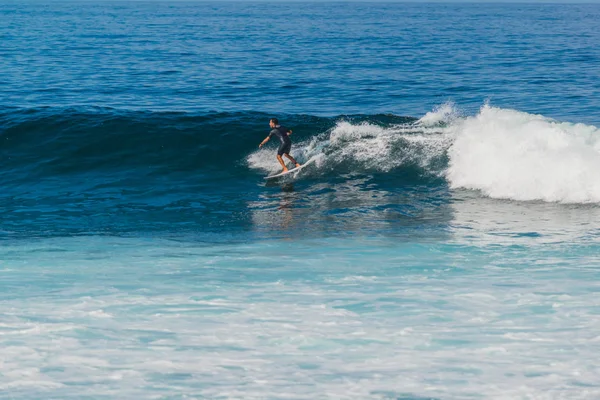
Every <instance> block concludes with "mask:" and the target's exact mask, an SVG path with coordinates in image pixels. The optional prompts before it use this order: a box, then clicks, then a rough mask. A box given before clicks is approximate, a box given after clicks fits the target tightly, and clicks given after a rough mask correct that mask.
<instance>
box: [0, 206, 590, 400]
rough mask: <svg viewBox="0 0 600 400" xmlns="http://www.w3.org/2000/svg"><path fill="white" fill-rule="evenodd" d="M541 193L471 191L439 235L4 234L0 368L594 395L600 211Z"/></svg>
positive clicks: (232, 383) (238, 386) (78, 377)
mask: <svg viewBox="0 0 600 400" xmlns="http://www.w3.org/2000/svg"><path fill="white" fill-rule="evenodd" d="M471 206H472V204H471ZM497 206H500V207H497ZM538 206H540V208H541V209H542V210H538V211H536V208H535V207H534V206H523V205H518V204H513V203H510V202H503V203H502V202H498V201H490V202H489V203H488V204H487V207H481V208H479V209H476V208H473V207H470V205H468V204H467V205H465V206H464V208H461V206H458V207H456V209H455V219H454V220H453V225H455V226H454V228H452V229H451V231H449V232H448V233H447V237H446V238H444V239H442V240H418V241H413V240H410V238H401V239H400V238H390V237H385V236H381V237H352V238H343V239H335V238H329V239H319V240H310V239H287V240H286V239H278V240H273V241H268V242H265V241H258V242H250V243H232V244H217V245H215V244H206V243H202V242H194V241H176V240H161V239H157V238H111V237H81V238H60V239H56V238H55V239H40V240H35V241H25V242H24V241H17V242H8V243H7V242H5V243H4V245H3V246H2V250H1V253H0V255H1V259H2V260H3V261H2V262H0V273H1V274H2V281H1V282H2V283H1V286H0V288H1V290H2V296H1V297H0V301H1V302H2V312H1V313H0V318H1V321H2V324H1V325H0V327H1V328H0V341H1V344H2V348H3V352H2V355H1V356H0V366H2V371H3V375H2V378H1V380H0V385H1V386H2V389H3V392H4V393H5V394H6V393H8V394H10V396H12V397H14V398H36V397H38V396H44V397H49V398H114V397H120V398H139V397H146V398H241V397H243V398H320V397H335V398H348V399H352V398H419V399H422V398H566V397H569V398H594V397H595V396H597V395H598V394H599V393H600V387H599V386H598V383H597V380H596V379H595V377H596V376H597V374H598V372H599V371H598V366H597V362H596V357H595V354H596V353H597V351H598V346H599V345H598V343H599V336H598V329H599V324H600V302H599V301H598V292H599V291H600V285H598V278H599V271H598V268H597V265H598V262H599V261H600V260H599V256H598V254H600V253H599V248H600V243H599V242H598V237H597V232H598V228H599V226H598V225H597V224H590V223H588V224H586V223H584V222H583V221H580V220H578V215H581V213H580V211H581V210H571V212H569V211H568V210H565V209H564V208H565V206H559V205H546V206H544V205H538ZM499 208H504V210H503V211H501V212H498V211H496V210H497V209H499ZM588 211H590V210H588ZM592 214H593V211H592ZM507 215H512V218H506V216H507ZM540 224H541V225H543V226H545V227H547V229H546V230H545V231H544V232H545V233H540V232H541V229H537V230H535V231H531V229H532V228H536V226H537V227H539V226H540ZM553 226H554V228H552V227H553ZM565 228H566V229H565Z"/></svg>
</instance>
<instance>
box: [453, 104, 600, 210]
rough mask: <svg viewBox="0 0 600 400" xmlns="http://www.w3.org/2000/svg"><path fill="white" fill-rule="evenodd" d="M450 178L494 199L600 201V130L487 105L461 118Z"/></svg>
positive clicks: (456, 127)
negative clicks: (473, 114) (474, 114)
mask: <svg viewBox="0 0 600 400" xmlns="http://www.w3.org/2000/svg"><path fill="white" fill-rule="evenodd" d="M449 131H450V132H452V134H453V135H454V136H455V140H454V143H453V144H452V146H451V147H450V150H449V157H450V165H449V167H448V171H447V174H446V176H447V179H448V181H449V183H450V186H451V187H452V188H455V189H456V188H466V189H476V190H480V191H481V192H483V193H484V194H486V195H487V196H490V197H494V198H504V199H513V200H543V201H549V202H561V203H592V202H600V174H598V171H600V130H599V129H598V128H596V127H594V126H589V125H584V124H572V123H566V122H562V123H561V122H556V121H553V120H551V119H549V118H546V117H544V116H541V115H532V114H528V113H524V112H519V111H515V110H507V109H500V108H495V107H490V106H484V107H482V109H481V111H480V113H479V114H478V115H476V116H474V117H469V118H465V119H462V120H460V121H456V122H455V123H454V124H452V126H451V127H450V128H449Z"/></svg>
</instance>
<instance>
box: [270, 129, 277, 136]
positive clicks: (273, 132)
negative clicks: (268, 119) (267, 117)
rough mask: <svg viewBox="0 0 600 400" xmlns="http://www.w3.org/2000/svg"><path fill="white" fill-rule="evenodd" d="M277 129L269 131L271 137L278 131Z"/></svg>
mask: <svg viewBox="0 0 600 400" xmlns="http://www.w3.org/2000/svg"><path fill="white" fill-rule="evenodd" d="M275 131H276V129H271V132H269V137H273V135H274V134H275V133H276V132H275Z"/></svg>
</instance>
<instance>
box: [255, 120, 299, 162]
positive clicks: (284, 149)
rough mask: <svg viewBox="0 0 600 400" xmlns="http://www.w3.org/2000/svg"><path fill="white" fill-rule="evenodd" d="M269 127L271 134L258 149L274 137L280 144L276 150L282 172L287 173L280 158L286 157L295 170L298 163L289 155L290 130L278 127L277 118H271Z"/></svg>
mask: <svg viewBox="0 0 600 400" xmlns="http://www.w3.org/2000/svg"><path fill="white" fill-rule="evenodd" d="M269 126H270V127H271V133H269V136H267V137H266V138H265V140H263V141H262V142H261V143H260V144H259V145H258V148H261V147H263V146H264V145H265V143H267V142H268V141H269V139H271V136H276V137H277V138H278V139H279V141H280V142H281V144H280V145H279V149H278V150H277V161H279V164H281V166H282V167H283V172H287V170H288V169H287V167H286V166H285V161H283V158H282V156H286V157H287V158H288V159H289V160H290V161H291V162H293V163H294V164H296V168H298V167H300V164H298V162H297V161H296V160H294V157H292V156H291V155H290V150H291V148H292V141H291V140H290V135H291V134H292V130H291V129H287V128H285V127H283V126H281V125H279V121H278V120H277V118H271V120H270V121H269Z"/></svg>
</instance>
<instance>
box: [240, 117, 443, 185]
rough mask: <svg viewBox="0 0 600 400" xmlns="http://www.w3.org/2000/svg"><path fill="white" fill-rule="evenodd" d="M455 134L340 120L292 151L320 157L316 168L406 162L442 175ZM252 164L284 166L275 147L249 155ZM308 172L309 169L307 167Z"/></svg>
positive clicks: (390, 166)
mask: <svg viewBox="0 0 600 400" xmlns="http://www.w3.org/2000/svg"><path fill="white" fill-rule="evenodd" d="M450 139H451V137H450V136H449V135H448V134H445V133H444V132H442V131H440V129H439V128H428V127H423V126H418V125H414V124H399V125H392V126H386V127H383V126H379V125H376V124H374V123H370V122H362V123H351V122H348V121H345V120H340V121H338V122H337V124H336V125H335V126H334V127H333V128H332V129H330V130H329V131H327V132H321V133H317V134H316V135H314V136H313V137H312V138H311V139H310V140H308V141H305V142H300V143H297V144H296V143H294V145H293V147H292V152H291V153H292V155H293V156H294V157H296V158H297V159H298V160H300V162H304V161H306V160H308V159H309V158H312V157H318V159H317V163H316V171H315V170H314V169H311V170H312V171H313V173H315V172H316V173H317V174H323V173H329V172H331V171H335V172H336V173H340V172H355V173H361V172H362V173H372V172H383V173H386V172H391V171H393V170H396V169H399V168H403V167H406V166H411V167H415V166H416V167H417V168H419V169H421V170H422V172H423V174H424V175H438V174H439V172H440V171H441V170H443V168H440V167H439V163H437V161H438V159H439V158H440V157H445V154H446V151H447V149H448V147H449V146H450V144H451V141H450ZM247 163H248V165H249V167H250V168H253V169H262V170H264V171H266V172H268V173H273V172H275V171H278V170H279V169H280V167H279V164H278V163H277V161H276V159H275V157H274V155H273V151H272V150H261V151H256V152H254V153H252V154H250V155H249V156H248V157H247ZM307 172H308V171H307Z"/></svg>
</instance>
